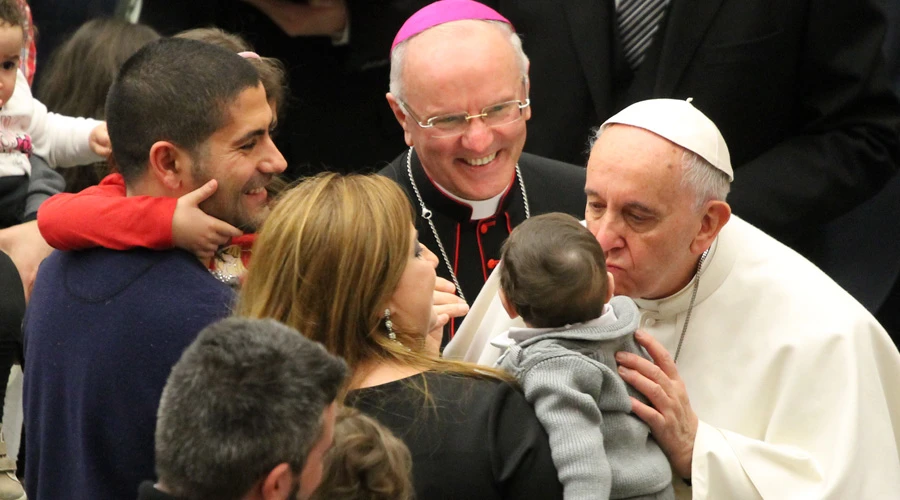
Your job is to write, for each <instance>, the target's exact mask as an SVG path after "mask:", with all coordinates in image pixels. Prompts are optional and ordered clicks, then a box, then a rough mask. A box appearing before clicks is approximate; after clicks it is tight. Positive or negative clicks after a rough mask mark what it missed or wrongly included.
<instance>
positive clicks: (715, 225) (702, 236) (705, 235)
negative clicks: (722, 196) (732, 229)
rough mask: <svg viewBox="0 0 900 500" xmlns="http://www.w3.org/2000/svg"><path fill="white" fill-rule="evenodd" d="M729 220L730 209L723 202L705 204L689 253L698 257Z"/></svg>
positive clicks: (714, 201) (716, 201) (715, 201)
mask: <svg viewBox="0 0 900 500" xmlns="http://www.w3.org/2000/svg"><path fill="white" fill-rule="evenodd" d="M730 218H731V207H730V206H729V205H728V203H725V202H724V201H718V200H711V201H708V202H706V208H705V212H704V213H703V216H702V219H701V220H700V230H699V231H698V232H697V235H696V236H695V237H694V241H692V242H691V252H692V253H694V254H696V255H700V254H702V253H703V252H705V251H706V249H707V248H709V247H710V246H711V245H712V243H713V240H715V239H716V236H718V235H719V231H721V230H722V228H723V227H725V224H726V223H727V222H728V220H729V219H730Z"/></svg>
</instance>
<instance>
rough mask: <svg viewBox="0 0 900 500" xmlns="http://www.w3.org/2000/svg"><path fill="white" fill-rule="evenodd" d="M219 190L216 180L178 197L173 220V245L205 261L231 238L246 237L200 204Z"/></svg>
mask: <svg viewBox="0 0 900 500" xmlns="http://www.w3.org/2000/svg"><path fill="white" fill-rule="evenodd" d="M216 187H218V184H217V183H216V180H215V179H213V180H211V181H209V182H207V183H206V184H204V185H202V186H200V187H199V188H197V189H195V190H193V191H191V192H190V193H188V194H186V195H184V196H182V197H181V198H178V203H177V204H176V205H175V215H174V216H173V217H172V243H174V244H175V246H176V247H178V248H183V249H185V250H188V251H190V252H191V253H193V254H194V255H196V256H197V257H199V258H200V259H201V260H204V261H205V260H209V259H210V258H212V256H213V255H215V253H216V250H217V249H218V248H219V247H220V246H221V245H224V244H226V243H228V241H229V240H231V238H235V237H237V236H240V235H241V234H243V233H242V232H241V231H240V229H237V228H236V227H234V226H232V225H231V224H228V223H227V222H224V221H221V220H219V219H216V218H215V217H212V216H210V215H207V214H206V212H204V211H203V210H201V209H200V206H199V205H200V203H202V202H203V201H204V200H206V199H207V198H209V197H210V196H212V195H213V193H215V192H216Z"/></svg>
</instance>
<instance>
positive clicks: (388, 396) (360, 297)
mask: <svg viewBox="0 0 900 500" xmlns="http://www.w3.org/2000/svg"><path fill="white" fill-rule="evenodd" d="M428 257H429V253H428V252H427V250H426V249H425V248H424V247H422V246H421V245H420V244H419V243H418V241H417V235H416V231H415V228H414V226H413V218H412V209H411V207H410V205H409V202H408V201H407V198H406V196H405V195H404V193H403V192H402V191H401V189H400V187H399V186H397V185H396V184H394V182H393V181H391V180H389V179H387V178H384V177H380V176H360V175H351V176H341V175H337V174H333V173H329V174H321V175H319V176H316V177H313V178H310V179H307V180H305V181H303V182H301V183H300V184H299V185H298V186H296V187H294V188H293V189H291V190H289V191H287V192H286V193H285V194H284V195H283V197H282V198H281V199H280V200H279V201H278V202H277V204H276V206H275V208H274V209H273V210H272V213H271V215H270V216H269V218H268V219H267V221H266V223H265V224H264V226H263V229H262V231H261V232H260V233H259V236H258V238H257V240H256V243H255V245H254V255H253V260H252V269H253V271H252V272H251V273H250V275H249V278H248V279H247V282H246V284H245V286H244V289H243V293H242V295H241V298H240V301H239V304H238V314H241V315H245V316H250V317H256V318H275V319H277V320H279V321H281V322H283V323H285V324H288V325H290V326H292V327H294V328H296V329H298V330H299V331H300V332H302V333H303V334H304V335H306V336H307V337H309V338H311V339H313V340H316V341H319V342H321V343H322V344H324V345H325V347H326V348H327V349H328V350H329V351H330V352H331V353H333V354H337V355H339V356H342V357H343V358H344V359H345V360H346V361H347V363H348V364H349V366H350V368H351V370H352V372H353V373H352V377H351V379H350V383H349V387H348V388H347V389H348V392H347V395H346V403H347V404H348V405H350V406H354V407H356V408H358V409H359V410H361V411H363V412H364V413H367V414H369V415H371V416H372V417H374V418H376V419H377V420H379V421H380V422H381V423H382V424H384V425H386V426H387V427H388V428H389V429H391V431H392V432H394V434H396V435H397V436H398V437H400V438H401V439H402V440H403V441H404V442H405V443H406V445H407V446H408V447H409V449H410V452H411V453H412V458H413V483H414V486H415V490H416V498H428V499H434V498H480V499H504V498H516V499H523V498H525V499H527V498H541V499H553V498H562V489H561V486H560V484H559V480H558V479H557V475H556V470H555V469H554V467H553V462H552V460H551V457H550V449H549V445H548V442H547V436H546V434H545V432H544V430H543V428H542V427H541V426H540V423H539V422H538V420H537V418H536V417H535V415H534V410H533V409H532V408H531V406H529V405H528V403H527V402H526V401H525V398H524V396H523V395H522V394H521V392H519V390H518V389H517V388H515V387H514V385H512V384H511V383H510V382H509V381H508V379H507V378H506V377H505V376H504V375H503V374H501V373H499V372H494V371H491V370H485V369H483V368H477V369H476V367H475V366H474V365H468V364H463V363H456V362H450V361H445V360H442V359H441V358H439V357H438V355H437V353H436V348H435V346H436V345H437V343H436V342H426V337H427V332H429V331H430V330H431V329H432V327H433V326H434V323H435V321H436V317H435V314H434V312H433V309H432V306H433V304H432V290H433V289H434V284H435V271H434V267H435V264H436V261H435V259H433V258H428Z"/></svg>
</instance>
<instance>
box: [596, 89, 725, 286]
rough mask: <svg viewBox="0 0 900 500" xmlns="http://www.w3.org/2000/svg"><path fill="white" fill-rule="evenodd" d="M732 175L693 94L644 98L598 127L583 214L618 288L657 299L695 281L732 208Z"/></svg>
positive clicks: (717, 135) (722, 146) (721, 143)
mask: <svg viewBox="0 0 900 500" xmlns="http://www.w3.org/2000/svg"><path fill="white" fill-rule="evenodd" d="M732 176H733V174H732V169H731V161H730V159H729V155H728V148H727V147H726V146H725V141H724V139H723V138H722V135H721V134H720V133H719V130H718V128H716V126H715V125H714V124H713V123H712V121H710V120H709V118H707V117H706V116H705V115H703V113H701V112H700V111H699V110H697V109H696V108H695V107H694V106H693V105H692V104H690V101H678V100H674V99H654V100H650V101H642V102H639V103H636V104H633V105H631V106H629V107H628V108H625V109H624V110H623V111H621V112H620V113H619V114H617V115H615V116H613V117H612V118H610V119H609V120H607V122H606V123H604V124H603V126H601V127H600V129H599V131H598V132H597V137H595V140H594V143H593V146H592V149H591V156H590V159H589V160H588V166H587V181H586V184H585V192H586V193H587V198H588V202H587V207H586V209H585V220H586V221H587V227H588V229H590V231H591V232H592V233H593V234H594V235H595V236H596V238H597V241H599V242H600V245H601V246H603V249H604V251H605V252H606V266H607V269H608V270H609V272H610V273H611V274H612V275H613V276H614V277H615V280H616V293H618V294H620V295H627V296H629V297H632V298H646V299H656V298H662V297H667V296H669V295H672V294H673V293H675V292H677V291H678V290H680V289H681V288H683V287H684V286H686V285H687V284H688V283H689V282H690V280H691V278H692V277H693V276H694V273H695V271H696V268H697V263H698V261H699V259H700V256H701V254H703V252H704V251H706V250H707V249H708V248H709V247H710V246H711V245H712V243H713V241H714V240H715V237H716V235H718V233H719V231H720V230H721V229H722V227H724V225H725V224H726V223H727V222H728V219H729V217H730V216H731V209H730V208H729V206H728V204H727V203H725V197H726V195H727V194H728V190H729V182H730V180H731V178H732Z"/></svg>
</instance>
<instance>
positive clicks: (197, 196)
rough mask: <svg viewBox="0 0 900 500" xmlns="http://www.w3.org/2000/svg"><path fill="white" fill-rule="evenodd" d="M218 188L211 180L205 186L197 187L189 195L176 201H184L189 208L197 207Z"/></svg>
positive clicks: (213, 180)
mask: <svg viewBox="0 0 900 500" xmlns="http://www.w3.org/2000/svg"><path fill="white" fill-rule="evenodd" d="M217 187H218V183H217V182H216V180H215V179H211V180H210V181H209V182H207V183H206V184H204V185H202V186H200V187H198V188H197V189H195V190H193V191H191V192H190V193H188V194H186V195H184V196H182V197H181V198H178V201H179V202H180V201H184V202H185V203H187V204H189V205H191V206H194V207H196V206H198V205H200V203H203V201H204V200H206V199H207V198H209V197H210V196H212V195H213V193H215V192H216V188H217Z"/></svg>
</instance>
